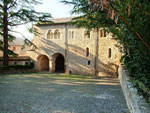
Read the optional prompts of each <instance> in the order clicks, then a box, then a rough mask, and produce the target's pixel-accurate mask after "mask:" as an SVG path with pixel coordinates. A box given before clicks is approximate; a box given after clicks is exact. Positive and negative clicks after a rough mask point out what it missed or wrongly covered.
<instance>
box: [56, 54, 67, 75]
mask: <svg viewBox="0 0 150 113" xmlns="http://www.w3.org/2000/svg"><path fill="white" fill-rule="evenodd" d="M53 72H60V73H64V72H65V59H64V56H63V55H62V54H60V53H56V54H54V55H53Z"/></svg>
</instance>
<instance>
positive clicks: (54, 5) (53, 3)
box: [14, 0, 73, 39]
mask: <svg viewBox="0 0 150 113" xmlns="http://www.w3.org/2000/svg"><path fill="white" fill-rule="evenodd" d="M60 1H61V0H43V4H40V5H38V6H36V7H35V10H36V11H38V12H46V13H50V14H51V15H52V17H53V18H62V17H70V16H73V15H71V14H70V11H71V6H69V5H64V4H63V3H61V2H60ZM14 30H17V31H19V32H20V33H22V34H23V35H24V36H25V37H26V38H28V39H33V37H34V35H33V34H31V33H28V31H27V29H26V27H25V26H24V25H22V26H18V27H17V28H15V29H14ZM14 35H15V36H16V37H17V38H23V36H22V35H20V34H14Z"/></svg>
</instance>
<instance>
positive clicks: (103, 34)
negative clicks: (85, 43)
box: [100, 29, 107, 38]
mask: <svg viewBox="0 0 150 113" xmlns="http://www.w3.org/2000/svg"><path fill="white" fill-rule="evenodd" d="M106 36H107V34H106V31H105V30H104V29H101V30H100V38H102V37H106Z"/></svg>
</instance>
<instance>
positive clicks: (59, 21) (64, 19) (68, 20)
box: [51, 17, 74, 24]
mask: <svg viewBox="0 0 150 113" xmlns="http://www.w3.org/2000/svg"><path fill="white" fill-rule="evenodd" d="M73 18H74V17H67V18H53V19H51V21H52V22H54V23H56V24H57V23H67V22H71V21H72V19H73Z"/></svg>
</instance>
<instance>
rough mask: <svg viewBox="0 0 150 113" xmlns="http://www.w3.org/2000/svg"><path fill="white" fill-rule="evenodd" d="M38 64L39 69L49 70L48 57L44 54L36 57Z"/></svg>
mask: <svg viewBox="0 0 150 113" xmlns="http://www.w3.org/2000/svg"><path fill="white" fill-rule="evenodd" d="M38 64H39V70H40V71H49V58H48V57H47V56H46V55H40V56H39V57H38Z"/></svg>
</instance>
